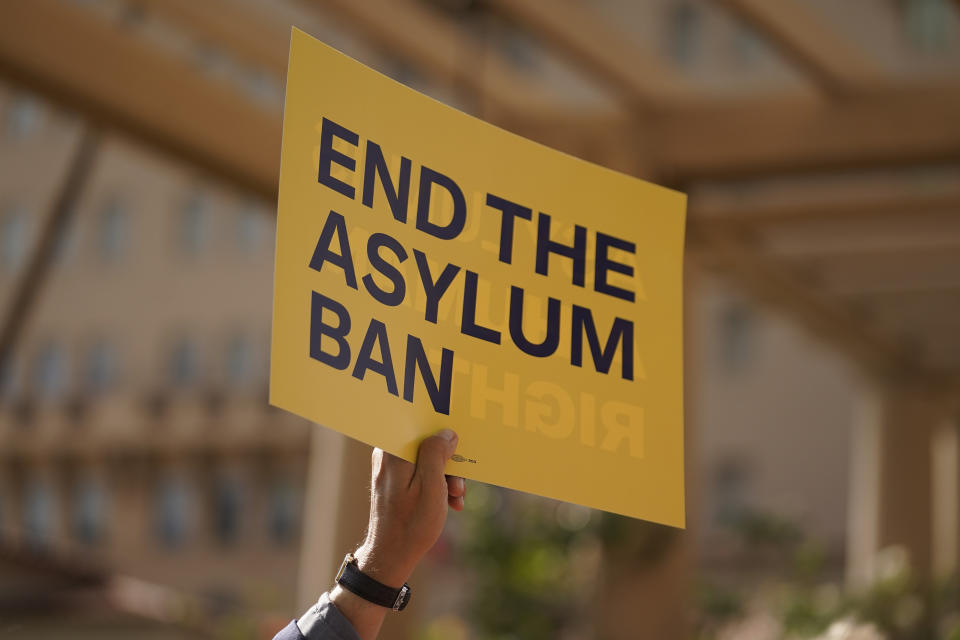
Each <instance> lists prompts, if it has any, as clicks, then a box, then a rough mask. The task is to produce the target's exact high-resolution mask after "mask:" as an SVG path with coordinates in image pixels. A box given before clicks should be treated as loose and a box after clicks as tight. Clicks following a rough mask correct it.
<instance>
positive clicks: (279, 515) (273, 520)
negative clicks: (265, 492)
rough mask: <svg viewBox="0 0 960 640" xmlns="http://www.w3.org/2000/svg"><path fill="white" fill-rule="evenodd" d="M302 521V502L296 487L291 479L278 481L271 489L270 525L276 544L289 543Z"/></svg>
mask: <svg viewBox="0 0 960 640" xmlns="http://www.w3.org/2000/svg"><path fill="white" fill-rule="evenodd" d="M299 523H300V504H299V500H298V495H297V491H296V489H294V487H293V485H292V484H290V482H289V481H286V480H284V481H280V482H277V483H276V484H275V485H274V486H273V487H272V489H271V490H270V509H269V522H268V527H269V531H270V538H271V540H273V541H274V543H276V544H287V543H289V542H291V541H292V540H293V539H294V537H295V536H296V532H297V527H298V526H299Z"/></svg>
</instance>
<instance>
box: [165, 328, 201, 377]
mask: <svg viewBox="0 0 960 640" xmlns="http://www.w3.org/2000/svg"><path fill="white" fill-rule="evenodd" d="M199 369H200V357H199V355H198V354H197V346H196V344H195V343H194V341H193V340H191V339H189V338H182V339H180V340H179V341H177V343H176V344H174V346H173V350H172V351H171V353H170V362H169V376H170V383H171V384H172V385H173V386H174V387H179V388H185V387H190V386H193V385H194V384H196V382H197V378H198V377H199Z"/></svg>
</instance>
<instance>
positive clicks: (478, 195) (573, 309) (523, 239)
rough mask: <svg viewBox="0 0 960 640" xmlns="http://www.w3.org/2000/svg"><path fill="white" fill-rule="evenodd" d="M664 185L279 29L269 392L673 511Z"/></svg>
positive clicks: (673, 283) (410, 447) (531, 477)
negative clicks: (446, 101)
mask: <svg viewBox="0 0 960 640" xmlns="http://www.w3.org/2000/svg"><path fill="white" fill-rule="evenodd" d="M684 206H685V198H684V196H683V195H682V194H679V193H676V192H674V191H670V190H668V189H664V188H662V187H658V186H655V185H652V184H649V183H646V182H643V181H641V180H637V179H635V178H631V177H628V176H625V175H622V174H619V173H616V172H613V171H610V170H607V169H604V168H602V167H599V166H596V165H592V164H590V163H587V162H583V161H581V160H578V159H575V158H573V157H571V156H568V155H565V154H562V153H560V152H557V151H553V150H550V149H548V148H546V147H543V146H541V145H538V144H536V143H533V142H530V141H528V140H524V139H522V138H520V137H518V136H515V135H513V134H510V133H508V132H506V131H503V130H501V129H498V128H496V127H494V126H492V125H489V124H487V123H484V122H482V121H480V120H477V119H475V118H472V117H470V116H467V115H465V114H463V113H461V112H459V111H456V110H455V109H452V108H450V107H447V106H445V105H442V104H440V103H438V102H436V101H434V100H432V99H430V98H428V97H426V96H423V95H421V94H419V93H417V92H415V91H413V90H411V89H408V88H406V87H403V86H402V85H400V84H398V83H396V82H394V81H392V80H390V79H388V78H386V77H384V76H382V75H380V74H378V73H377V72H375V71H373V70H371V69H369V68H367V67H365V66H363V65H361V64H360V63H358V62H356V61H354V60H352V59H350V58H348V57H346V56H344V55H343V54H340V53H339V52H337V51H335V50H333V49H330V48H329V47H327V46H325V45H323V44H322V43H320V42H318V41H316V40H314V39H313V38H311V37H310V36H308V35H306V34H305V33H303V32H301V31H298V30H296V29H295V30H294V31H293V35H292V41H291V50H290V66H289V71H288V78H287V96H286V106H285V114H284V131H283V151H282V160H281V177H280V196H279V203H278V230H277V255H276V270H275V285H274V326H273V344H272V357H271V384H270V389H271V391H270V396H271V402H272V403H273V404H275V405H277V406H279V407H282V408H285V409H288V410H290V411H293V412H295V413H297V414H300V415H302V416H304V417H306V418H308V419H310V420H312V421H314V422H318V423H320V424H323V425H325V426H328V427H331V428H333V429H336V430H338V431H341V432H343V433H345V434H347V435H349V436H352V437H354V438H357V439H359V440H362V441H364V442H366V443H368V444H372V445H375V446H379V447H382V448H383V449H385V450H387V451H390V452H391V453H394V454H396V455H400V456H402V457H404V458H407V459H408V460H413V459H414V457H415V455H416V448H417V445H418V443H419V441H420V439H422V438H423V437H424V436H426V435H428V434H430V433H432V432H434V431H436V430H437V429H439V428H442V427H452V428H453V429H455V430H456V431H457V432H458V433H459V435H460V444H459V449H458V452H457V455H456V456H455V458H454V460H453V461H451V463H450V468H449V469H448V471H449V472H450V473H453V474H457V475H462V476H465V477H468V478H474V479H478V480H483V481H488V482H492V483H496V484H500V485H503V486H507V487H511V488H515V489H520V490H524V491H529V492H533V493H538V494H541V495H546V496H549V497H554V498H558V499H562V500H567V501H570V502H576V503H579V504H585V505H587V506H591V507H596V508H601V509H606V510H609V511H613V512H617V513H622V514H626V515H631V516H634V517H640V518H644V519H648V520H652V521H656V522H661V523H665V524H670V525H674V526H683V523H684V508H683V419H682V309H681V304H682V277H681V276H682V251H683V229H684Z"/></svg>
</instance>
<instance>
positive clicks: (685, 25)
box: [667, 2, 700, 65]
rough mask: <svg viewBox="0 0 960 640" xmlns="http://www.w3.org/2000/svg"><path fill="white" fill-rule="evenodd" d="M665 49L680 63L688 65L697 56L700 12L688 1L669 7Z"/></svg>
mask: <svg viewBox="0 0 960 640" xmlns="http://www.w3.org/2000/svg"><path fill="white" fill-rule="evenodd" d="M667 34H668V38H669V40H668V41H667V51H668V53H669V55H670V58H671V59H673V60H674V61H675V62H677V63H678V64H680V65H689V64H690V63H692V62H693V60H694V59H695V58H696V56H697V53H698V51H697V47H698V44H699V39H700V14H699V13H698V12H697V8H696V7H695V6H693V4H691V3H690V2H682V3H680V4H678V5H675V6H673V7H671V9H670V14H669V16H668V20H667Z"/></svg>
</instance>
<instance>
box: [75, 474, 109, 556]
mask: <svg viewBox="0 0 960 640" xmlns="http://www.w3.org/2000/svg"><path fill="white" fill-rule="evenodd" d="M106 502H107V500H106V494H105V492H104V489H103V486H102V485H101V484H100V483H99V482H97V481H96V480H93V479H91V478H87V479H86V480H84V481H83V482H81V483H80V484H79V485H78V486H77V487H76V489H75V494H74V501H73V536H74V537H75V538H76V539H77V540H79V541H80V542H83V543H84V544H96V543H97V542H100V540H102V539H103V534H104V526H105V523H106Z"/></svg>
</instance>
